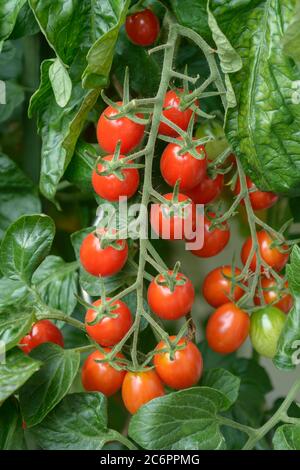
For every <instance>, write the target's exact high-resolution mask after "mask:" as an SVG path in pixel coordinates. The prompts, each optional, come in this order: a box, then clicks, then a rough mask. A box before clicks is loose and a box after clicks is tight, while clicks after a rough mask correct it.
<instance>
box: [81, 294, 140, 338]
mask: <svg viewBox="0 0 300 470" xmlns="http://www.w3.org/2000/svg"><path fill="white" fill-rule="evenodd" d="M106 300H107V302H109V300H110V299H109V298H108V299H106ZM93 305H95V306H96V307H99V306H100V305H102V300H101V299H98V300H96V301H95V302H94V303H93ZM109 310H110V311H109V314H111V315H116V318H113V317H109V316H105V317H104V318H102V319H101V320H100V321H99V322H98V323H96V325H89V323H91V322H93V321H94V320H95V319H96V318H97V311H96V310H93V309H89V310H88V311H87V312H86V315H85V327H86V331H87V333H88V335H89V336H90V337H91V338H93V339H94V340H95V341H96V342H97V343H98V344H100V345H101V346H114V345H115V344H117V343H118V342H119V341H121V339H122V338H123V336H125V335H126V333H127V331H128V330H129V329H130V327H131V325H132V317H131V312H130V310H129V308H128V307H127V305H126V304H125V303H124V302H122V301H121V300H117V301H115V302H113V303H112V304H110V308H109ZM104 314H105V313H104Z"/></svg>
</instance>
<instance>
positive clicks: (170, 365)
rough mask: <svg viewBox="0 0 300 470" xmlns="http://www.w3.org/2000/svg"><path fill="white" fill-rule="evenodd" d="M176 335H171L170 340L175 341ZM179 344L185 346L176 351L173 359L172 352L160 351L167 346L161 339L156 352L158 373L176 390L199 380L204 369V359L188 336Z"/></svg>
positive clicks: (155, 364)
mask: <svg viewBox="0 0 300 470" xmlns="http://www.w3.org/2000/svg"><path fill="white" fill-rule="evenodd" d="M175 339H176V336H170V340H171V341H174V340H175ZM177 344H178V346H184V348H183V349H179V350H177V351H176V352H175V353H174V357H173V359H171V358H170V353H168V352H159V351H161V350H162V349H166V348H167V344H166V343H165V342H164V341H160V343H158V345H157V346H156V348H155V351H157V352H156V354H155V356H154V359H153V360H154V366H155V370H156V372H157V374H158V375H159V377H160V378H161V380H162V381H163V382H164V383H165V384H166V385H168V387H171V388H174V389H175V390H181V389H183V388H189V387H192V386H193V385H195V384H196V383H197V382H199V380H200V377H201V374H202V369H203V360H202V355H201V353H200V351H199V349H198V348H197V347H196V346H195V345H194V343H192V342H191V341H188V340H187V339H186V338H182V339H181V340H180V341H179V342H178V343H177Z"/></svg>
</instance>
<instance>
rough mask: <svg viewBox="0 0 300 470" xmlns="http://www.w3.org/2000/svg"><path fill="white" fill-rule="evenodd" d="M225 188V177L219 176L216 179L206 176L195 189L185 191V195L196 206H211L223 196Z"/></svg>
mask: <svg viewBox="0 0 300 470" xmlns="http://www.w3.org/2000/svg"><path fill="white" fill-rule="evenodd" d="M223 186H224V176H223V175H221V174H218V175H217V176H216V177H215V178H214V179H212V178H210V177H209V176H208V175H207V174H205V176H204V178H203V179H202V181H200V183H199V184H198V185H197V186H195V188H193V189H190V190H189V191H185V194H186V195H187V196H188V197H190V198H191V199H192V201H193V202H194V203H195V204H209V203H210V202H213V201H215V200H216V199H217V198H218V197H219V196H220V194H221V192H222V189H223Z"/></svg>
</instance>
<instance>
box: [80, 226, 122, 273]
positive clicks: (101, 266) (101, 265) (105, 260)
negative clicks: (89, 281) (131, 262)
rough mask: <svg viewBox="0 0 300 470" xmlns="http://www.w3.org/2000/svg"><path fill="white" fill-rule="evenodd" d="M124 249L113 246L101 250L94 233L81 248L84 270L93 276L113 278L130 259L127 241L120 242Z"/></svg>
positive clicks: (87, 237) (86, 238) (81, 260)
mask: <svg viewBox="0 0 300 470" xmlns="http://www.w3.org/2000/svg"><path fill="white" fill-rule="evenodd" d="M118 244H119V245H120V246H121V247H122V248H121V249H119V250H117V249H116V248H114V247H112V246H107V247H106V248H101V246H100V241H99V239H98V238H97V236H96V235H95V234H94V233H90V234H89V235H87V236H86V237H85V239H84V240H83V242H82V244H81V247H80V262H81V264H82V266H83V267H84V269H85V270H86V271H87V272H88V273H89V274H92V275H93V276H103V277H106V276H112V275H114V274H116V273H118V272H119V271H121V269H122V268H123V267H124V265H125V263H126V261H127V257H128V245H127V242H126V240H118Z"/></svg>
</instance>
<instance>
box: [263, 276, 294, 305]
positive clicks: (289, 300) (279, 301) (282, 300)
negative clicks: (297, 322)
mask: <svg viewBox="0 0 300 470" xmlns="http://www.w3.org/2000/svg"><path fill="white" fill-rule="evenodd" d="M276 286H277V282H276V280H275V279H274V278H273V277H266V276H263V277H262V279H261V287H262V291H263V297H264V300H265V302H266V304H273V305H274V307H277V308H279V310H282V312H284V313H289V311H290V310H291V308H292V307H293V305H294V300H293V296H292V295H291V294H289V293H281V292H280V291H279V292H278V291H276ZM272 287H274V289H272ZM284 287H285V289H288V287H289V286H288V282H287V281H286V282H285V284H284ZM254 303H255V305H261V301H260V298H259V295H258V292H256V296H255V297H254Z"/></svg>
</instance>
